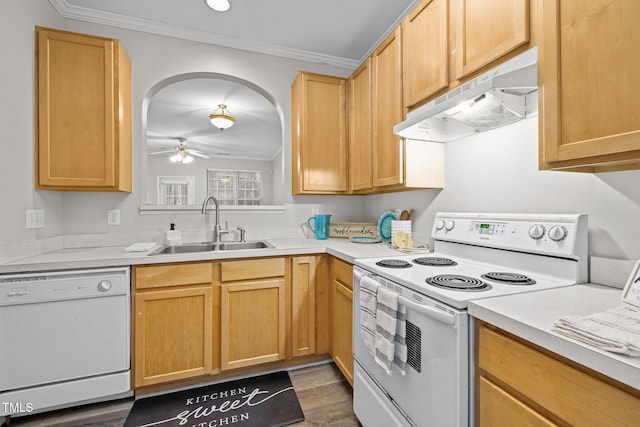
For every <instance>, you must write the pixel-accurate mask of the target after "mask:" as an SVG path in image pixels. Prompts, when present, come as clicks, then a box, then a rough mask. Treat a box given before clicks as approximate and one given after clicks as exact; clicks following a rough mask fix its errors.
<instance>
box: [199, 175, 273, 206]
mask: <svg viewBox="0 0 640 427" xmlns="http://www.w3.org/2000/svg"><path fill="white" fill-rule="evenodd" d="M207 195H209V196H215V198H216V199H218V202H220V204H221V205H261V204H262V171H256V170H225V169H207Z"/></svg>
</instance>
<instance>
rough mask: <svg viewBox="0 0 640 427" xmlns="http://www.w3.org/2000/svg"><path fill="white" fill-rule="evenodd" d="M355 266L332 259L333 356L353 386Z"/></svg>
mask: <svg viewBox="0 0 640 427" xmlns="http://www.w3.org/2000/svg"><path fill="white" fill-rule="evenodd" d="M352 274H353V266H352V265H351V264H348V263H346V262H344V261H341V260H339V259H337V258H332V274H331V277H332V286H331V292H332V294H331V302H332V308H331V356H332V357H333V360H334V362H335V363H336V366H338V369H340V371H341V372H342V374H343V375H344V376H345V377H346V378H347V380H348V381H349V383H350V384H351V385H352V386H353V348H352V347H353V345H352V342H353V337H352V335H353V333H352V326H353V277H352Z"/></svg>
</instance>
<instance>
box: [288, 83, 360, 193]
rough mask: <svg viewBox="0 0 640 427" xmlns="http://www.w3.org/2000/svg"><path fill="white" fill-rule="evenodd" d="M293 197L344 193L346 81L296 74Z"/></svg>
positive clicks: (345, 171) (293, 110)
mask: <svg viewBox="0 0 640 427" xmlns="http://www.w3.org/2000/svg"><path fill="white" fill-rule="evenodd" d="M292 121H293V123H292V132H293V134H292V139H293V141H292V142H293V144H292V145H293V146H292V156H293V158H292V165H293V167H292V171H293V179H292V183H293V194H305V193H309V194H332V193H345V192H346V191H347V167H348V166H347V117H346V80H345V79H342V78H339V77H331V76H323V75H319V74H313V73H299V74H298V78H297V79H296V81H295V82H294V84H293V88H292Z"/></svg>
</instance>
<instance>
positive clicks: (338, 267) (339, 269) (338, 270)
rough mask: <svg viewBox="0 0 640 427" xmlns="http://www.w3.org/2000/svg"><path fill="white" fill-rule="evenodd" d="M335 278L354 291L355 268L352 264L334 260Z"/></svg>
mask: <svg viewBox="0 0 640 427" xmlns="http://www.w3.org/2000/svg"><path fill="white" fill-rule="evenodd" d="M333 277H334V278H335V279H336V280H337V281H339V282H340V283H342V284H343V285H345V286H347V287H348V288H349V289H353V266H352V265H351V264H349V263H346V262H344V261H342V260H340V259H338V258H333Z"/></svg>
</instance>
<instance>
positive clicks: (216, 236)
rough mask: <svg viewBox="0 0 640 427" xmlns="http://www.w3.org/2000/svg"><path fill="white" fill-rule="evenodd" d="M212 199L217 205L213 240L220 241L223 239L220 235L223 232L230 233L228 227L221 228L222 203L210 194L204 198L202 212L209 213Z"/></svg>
mask: <svg viewBox="0 0 640 427" xmlns="http://www.w3.org/2000/svg"><path fill="white" fill-rule="evenodd" d="M211 200H213V203H214V204H215V206H216V225H214V226H213V241H214V242H216V243H219V242H220V241H221V240H220V236H221V235H222V234H228V233H229V230H228V229H227V228H224V229H223V228H220V203H218V199H216V198H215V197H214V196H209V197H207V198H206V199H204V202H202V213H203V214H206V213H207V205H208V204H209V202H210V201H211Z"/></svg>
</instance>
